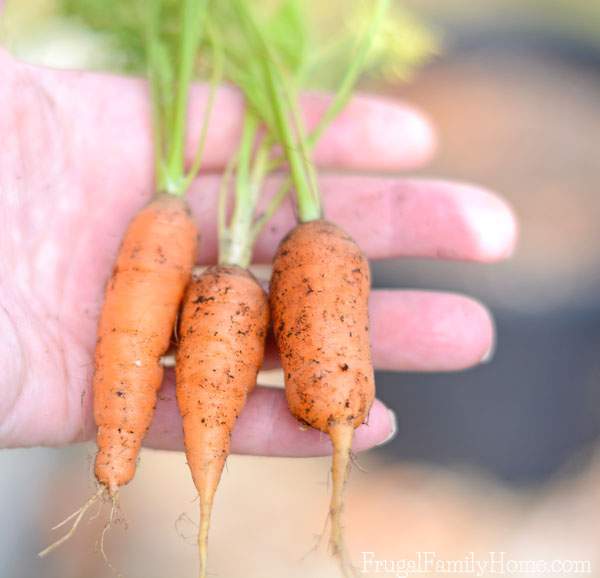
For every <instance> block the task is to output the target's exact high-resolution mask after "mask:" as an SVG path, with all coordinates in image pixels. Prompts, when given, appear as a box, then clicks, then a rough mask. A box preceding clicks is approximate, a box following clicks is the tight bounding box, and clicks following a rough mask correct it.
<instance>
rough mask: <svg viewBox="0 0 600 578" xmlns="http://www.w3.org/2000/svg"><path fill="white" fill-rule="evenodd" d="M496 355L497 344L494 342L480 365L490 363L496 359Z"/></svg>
mask: <svg viewBox="0 0 600 578" xmlns="http://www.w3.org/2000/svg"><path fill="white" fill-rule="evenodd" d="M495 353H496V342H495V341H493V342H492V344H491V345H490V347H489V349H488V350H487V351H486V352H485V353H484V354H483V356H482V358H481V359H480V360H479V363H489V362H490V361H492V359H494V354H495Z"/></svg>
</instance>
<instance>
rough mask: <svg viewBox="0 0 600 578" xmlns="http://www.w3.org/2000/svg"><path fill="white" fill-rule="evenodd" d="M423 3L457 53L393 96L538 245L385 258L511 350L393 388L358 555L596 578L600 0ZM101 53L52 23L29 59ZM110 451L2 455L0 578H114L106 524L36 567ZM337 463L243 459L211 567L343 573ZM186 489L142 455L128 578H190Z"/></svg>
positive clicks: (391, 279) (354, 492)
mask: <svg viewBox="0 0 600 578" xmlns="http://www.w3.org/2000/svg"><path fill="white" fill-rule="evenodd" d="M25 4H27V5H29V4H31V5H34V4H39V6H43V5H44V3H43V2H31V1H28V2H23V5H25ZM405 4H406V5H407V6H409V7H410V8H412V9H413V10H414V11H415V12H416V13H417V14H418V15H420V16H421V17H422V18H423V19H424V20H425V21H426V22H427V23H428V24H429V25H430V26H431V27H432V28H433V29H434V30H435V31H436V32H437V33H438V35H439V37H440V38H441V46H442V49H441V51H440V54H439V56H437V57H436V58H434V59H433V60H432V61H431V62H430V63H429V64H428V65H427V66H425V67H424V68H423V69H422V70H421V71H419V73H418V74H417V75H416V76H415V77H414V78H413V79H412V82H411V83H410V84H397V85H395V84H385V85H381V84H378V85H377V86H376V87H375V88H376V89H377V90H379V91H381V92H384V93H386V94H388V95H391V96H394V97H399V98H403V99H406V100H408V101H410V102H412V103H414V104H415V105H417V106H418V107H420V108H421V109H422V110H424V111H425V112H426V113H427V114H428V115H429V117H430V118H431V119H432V120H433V122H434V124H435V125H436V127H437V129H438V133H439V143H440V145H439V150H438V154H437V156H436V158H435V160H434V162H433V163H432V164H431V165H429V166H428V167H427V168H426V170H424V171H423V172H422V174H424V175H428V176H429V175H433V176H437V177H444V178H453V179H458V180H464V181H470V182H474V183H479V184H481V185H484V186H486V187H489V188H491V189H493V190H496V191H499V192H500V193H501V194H502V195H504V196H505V197H506V198H507V199H508V200H509V202H510V203H511V204H512V205H513V207H514V209H515V211H516V213H517V215H518V217H519V220H520V224H521V238H520V245H519V249H518V252H517V254H516V256H515V257H514V258H513V259H512V260H511V261H510V262H508V263H505V264H501V265H493V266H481V265H473V264H465V263H440V262H432V261H408V260H403V261H397V262H385V263H377V264H374V279H375V285H376V286H379V287H410V288H414V287H417V288H429V289H442V290H449V291H459V292H464V293H467V294H469V295H471V296H474V297H476V298H478V299H481V300H482V301H483V302H484V303H486V304H487V305H488V306H489V307H490V308H491V310H492V311H493V313H494V315H495V319H496V323H497V347H496V350H495V354H494V356H493V358H492V360H491V361H490V362H489V363H487V364H484V365H481V366H479V367H477V368H475V369H472V370H469V371H465V372H461V373H456V374H449V373H448V374H392V373H382V374H380V375H378V383H377V384H378V388H379V396H380V397H381V398H382V399H383V400H384V401H385V402H386V403H387V404H388V405H390V406H391V407H393V408H394V409H395V410H396V412H397V415H398V420H399V433H398V435H397V437H396V438H395V439H394V440H393V441H392V442H391V443H389V444H388V445H386V446H384V447H381V448H379V449H376V450H373V451H371V452H369V453H368V454H364V455H361V456H360V457H359V461H360V464H361V466H362V467H363V469H364V470H365V472H361V471H360V470H359V469H358V468H355V469H354V474H353V476H352V478H351V482H350V485H349V492H348V501H347V512H348V520H347V521H348V528H349V538H350V546H351V549H352V552H353V553H354V558H355V559H356V560H357V562H359V561H360V552H362V551H373V552H375V556H376V558H378V559H388V560H399V559H404V558H406V559H414V558H415V557H416V552H418V551H434V552H436V554H437V556H438V557H439V558H442V559H462V558H464V557H465V556H466V555H468V553H469V552H475V553H476V555H480V556H481V557H484V556H485V555H486V553H487V552H490V551H496V552H500V551H504V552H506V553H507V557H509V558H513V559H527V560H529V559H533V560H537V559H545V560H552V559H559V558H565V559H577V560H590V561H591V565H592V575H594V576H595V575H600V572H599V571H597V570H595V568H600V536H599V535H598V532H597V527H598V520H600V459H599V457H600V452H598V446H597V443H596V440H597V437H598V434H599V432H600V356H599V355H598V352H599V351H600V297H599V296H600V256H598V250H597V248H598V247H600V228H599V227H598V215H599V214H600V195H599V193H600V191H599V190H598V179H597V177H598V176H599V173H600V170H599V169H598V167H599V162H598V155H599V152H598V151H599V150H600V149H599V147H598V145H599V144H600V140H599V137H598V135H600V3H597V2H591V1H589V0H575V1H573V0H543V1H542V0H538V1H534V0H514V1H511V0H502V1H500V0H498V1H495V0H482V1H480V2H467V1H466V0H465V1H461V0H449V1H447V2H435V1H434V0H418V1H417V0H413V1H408V0H407V1H405ZM73 43H78V46H81V47H83V48H81V49H80V50H77V51H74V50H73ZM86 46H88V47H90V48H89V51H88V54H87V55H86V48H85V47H86ZM96 48H97V47H95V46H94V45H93V44H89V39H88V38H86V37H85V35H83V34H82V33H81V31H79V30H77V29H76V28H72V27H65V26H64V25H59V24H57V23H54V24H53V25H52V26H47V27H45V28H44V29H40V31H39V34H37V35H34V40H31V39H30V40H29V42H28V43H25V44H22V45H20V46H19V51H20V53H21V55H22V56H24V57H28V58H29V59H31V60H34V61H38V62H40V61H42V62H51V63H54V62H66V63H67V64H73V65H80V64H81V63H82V62H83V61H85V59H86V58H88V59H89V58H93V57H94V56H93V55H94V54H97V50H96ZM82 59H83V60H82ZM92 455H93V446H91V445H82V446H77V447H72V448H66V449H59V450H48V449H35V450H11V451H3V452H1V453H0V469H1V471H2V475H1V476H0V520H2V536H3V539H2V540H1V541H0V576H2V577H6V578H20V577H30V576H35V575H38V576H47V577H51V578H54V577H61V578H75V577H81V576H86V577H90V578H92V577H96V576H97V577H100V576H110V575H112V571H111V569H109V568H108V567H107V566H106V565H105V564H104V562H103V561H102V558H101V556H100V555H99V553H98V552H96V551H94V544H95V542H96V540H97V538H98V536H99V534H100V532H101V529H102V525H103V520H104V519H105V514H103V515H101V516H99V517H98V518H97V519H96V520H93V521H92V522H90V523H86V524H84V525H83V526H82V528H81V529H80V531H79V532H78V534H77V535H76V536H75V537H74V538H73V540H72V541H71V542H70V543H69V544H68V545H67V546H66V547H64V549H62V550H61V551H60V552H58V553H56V554H55V555H53V556H52V557H50V558H49V559H46V560H43V561H39V560H37V559H36V557H35V552H37V551H38V550H39V549H40V548H41V547H43V546H44V545H46V544H47V542H48V541H49V539H50V537H51V533H50V527H51V526H52V525H53V524H54V523H56V522H57V521H58V520H61V519H62V518H63V517H64V516H65V515H66V514H67V513H69V512H70V511H72V510H73V509H74V508H75V507H76V506H78V505H79V504H80V503H82V502H83V501H84V500H85V499H86V498H87V497H88V496H89V495H90V493H91V491H92V490H93V487H94V486H93V481H92V475H91V460H92ZM328 467H329V462H328V460H326V459H310V460H308V459H304V460H289V459H266V458H248V457H239V456H234V457H232V458H231V459H230V460H229V464H228V468H227V471H226V473H225V475H224V479H223V483H222V486H221V488H220V493H219V497H218V500H217V505H216V511H215V514H214V524H213V528H214V530H213V534H212V539H211V566H212V570H213V575H214V576H221V577H231V578H237V577H242V576H243V577H244V578H253V577H257V578H259V577H260V578H271V577H273V578H274V577H290V578H293V577H296V576H298V577H300V576H302V577H306V576H312V577H315V578H321V577H322V578H325V577H327V578H331V577H333V576H336V575H337V574H336V569H335V566H334V565H333V564H332V563H331V561H329V560H328V558H327V557H326V556H325V555H323V553H322V550H323V548H317V549H316V550H315V551H312V552H309V551H310V550H311V547H312V546H313V545H315V543H316V536H317V535H318V534H319V533H320V532H321V530H322V527H323V523H324V515H325V512H326V505H327V501H328V486H327V482H328ZM189 477H190V476H189V472H188V469H187V466H186V464H185V460H184V457H183V455H180V454H175V453H164V452H157V451H149V450H145V451H144V452H143V455H142V459H141V465H140V468H139V474H138V476H137V478H136V482H135V486H136V489H135V491H134V492H123V495H122V498H123V500H122V507H123V508H122V509H123V515H124V516H125V517H126V518H127V524H125V523H121V524H119V525H117V527H116V528H114V529H113V530H112V531H111V533H110V534H109V536H108V538H107V543H106V549H107V553H108V555H109V557H110V560H111V562H112V563H113V564H114V566H115V567H116V568H117V569H118V570H119V571H120V572H122V573H123V575H124V576H127V577H134V576H145V577H146V578H162V577H164V576H191V575H194V572H195V567H196V551H195V549H194V534H195V531H196V529H195V526H194V523H193V522H192V521H191V520H190V519H189V518H191V519H192V520H195V519H196V517H197V511H196V510H197V504H196V502H195V501H194V495H195V494H194V489H193V486H192V483H191V480H190V479H189ZM166 490H168V491H166ZM180 513H181V514H182V516H181V517H179V518H178V516H179V514H180ZM187 516H189V518H188V517H187ZM125 526H127V531H125ZM359 569H360V566H359ZM365 575H368V574H367V573H365ZM378 575H382V573H381V572H380V573H379V574H378ZM384 575H390V576H393V575H394V574H393V573H389V574H384ZM432 575H435V574H432ZM526 575H527V576H546V574H544V573H537V574H533V573H532V574H526ZM547 575H550V574H547ZM554 575H556V574H554ZM560 575H561V576H567V575H569V574H568V573H563V574H560Z"/></svg>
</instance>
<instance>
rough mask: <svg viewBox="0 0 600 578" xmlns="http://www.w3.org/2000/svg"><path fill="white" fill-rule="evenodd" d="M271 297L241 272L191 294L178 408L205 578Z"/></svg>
mask: <svg viewBox="0 0 600 578" xmlns="http://www.w3.org/2000/svg"><path fill="white" fill-rule="evenodd" d="M268 328H269V305H268V300H267V295H266V293H265V291H264V289H263V288H262V287H261V285H260V283H259V282H258V281H257V280H256V279H255V278H254V277H253V275H252V274H251V273H249V272H248V271H246V270H245V269H241V268H240V267H236V266H216V267H210V268H209V269H207V270H206V271H205V272H204V273H203V274H202V275H201V276H200V277H199V278H198V279H197V280H196V281H194V282H193V283H192V284H191V285H190V286H189V288H188V290H187V292H186V296H185V301H184V306H183V310H182V313H181V319H180V325H179V345H178V350H177V366H176V374H177V403H178V406H179V409H180V412H181V415H182V417H183V430H184V444H185V454H186V458H187V462H188V465H189V467H190V470H191V472H192V478H193V480H194V485H195V486H196V489H197V490H198V495H199V497H200V513H201V516H200V530H199V533H198V547H199V555H200V576H205V575H206V557H207V545H208V529H209V522H210V514H211V510H212V504H213V498H214V495H215V492H216V489H217V486H218V484H219V480H220V478H221V473H222V471H223V467H224V465H225V460H226V459H227V456H228V455H229V450H230V437H231V432H232V430H233V427H234V425H235V422H236V420H237V418H238V416H239V415H240V413H241V411H242V409H243V407H244V405H245V403H246V398H247V395H248V394H249V393H250V392H251V391H252V390H253V389H254V387H255V385H256V376H257V374H258V371H259V369H260V368H261V366H262V364H263V359H264V353H265V339H266V336H267V331H268Z"/></svg>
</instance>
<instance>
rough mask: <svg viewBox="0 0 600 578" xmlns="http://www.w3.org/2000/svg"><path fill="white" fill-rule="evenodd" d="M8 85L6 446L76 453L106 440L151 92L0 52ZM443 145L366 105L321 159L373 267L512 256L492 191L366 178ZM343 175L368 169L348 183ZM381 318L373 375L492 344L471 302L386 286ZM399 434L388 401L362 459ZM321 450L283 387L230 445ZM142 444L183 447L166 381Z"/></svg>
mask: <svg viewBox="0 0 600 578" xmlns="http://www.w3.org/2000/svg"><path fill="white" fill-rule="evenodd" d="M0 75H1V77H2V83H0V136H1V139H2V154H0V215H1V216H2V223H3V224H2V226H0V255H2V259H0V331H1V332H2V336H3V337H2V340H0V360H1V362H2V366H3V372H2V377H1V378H0V380H1V383H0V388H1V391H2V392H3V395H2V397H1V398H0V445H1V446H4V447H18V446H31V445H49V446H55V445H61V444H68V443H73V442H75V441H81V440H83V439H90V438H91V437H93V435H94V433H95V432H94V426H93V416H92V403H91V401H92V396H91V380H92V372H93V353H94V345H95V339H96V326H97V322H98V316H99V312H100V307H101V303H102V297H103V290H104V286H105V283H106V280H107V279H108V278H109V277H110V272H111V269H112V266H113V263H114V260H115V257H116V254H117V249H118V246H119V243H120V241H121V239H122V237H123V234H124V232H125V229H126V226H127V223H128V222H129V221H130V219H131V218H132V217H133V215H134V214H135V213H136V212H137V211H139V209H140V208H141V207H142V206H144V205H145V204H146V203H147V202H148V201H149V200H150V198H151V196H152V188H153V187H152V145H151V131H150V126H149V121H148V118H149V110H148V101H147V92H146V87H145V84H144V83H143V82H141V81H139V80H136V79H128V78H121V77H117V76H111V75H100V74H90V73H82V72H65V71H55V70H49V69H40V68H35V67H31V66H27V65H23V64H20V63H17V62H15V61H14V60H13V59H12V58H10V57H9V56H8V55H7V54H6V53H4V52H0ZM206 96H207V91H206V89H205V88H203V87H201V86H199V87H196V88H195V90H194V97H193V99H192V110H193V112H192V115H191V123H192V131H190V132H191V134H196V135H197V134H198V130H196V129H197V128H198V127H199V125H200V118H201V114H202V109H203V104H204V103H205V102H206ZM325 102H326V98H325V97H323V96H320V95H309V96H307V97H306V98H305V99H304V101H303V107H304V113H305V115H306V117H307V118H308V120H309V121H314V120H315V119H316V118H317V117H318V114H319V113H320V112H321V111H322V109H323V107H324V106H325ZM241 113H242V108H241V99H240V97H239V95H238V94H237V93H236V92H234V91H232V90H230V89H222V90H220V91H219V94H218V97H217V102H216V106H215V114H214V117H213V119H214V120H213V123H212V124H211V127H210V130H209V134H208V146H207V148H206V154H207V156H206V161H207V165H206V166H207V168H208V169H210V170H212V171H215V172H220V171H221V169H222V168H223V166H224V164H225V163H226V162H227V159H228V158H229V155H230V154H231V152H232V151H233V150H234V148H235V144H236V142H237V139H238V137H239V132H240V124H241ZM382 126H383V127H385V130H382V129H381V127H382ZM194 127H195V128H194ZM433 140H434V139H433V135H432V130H431V128H430V127H429V125H428V124H427V122H426V121H425V120H424V118H423V116H422V115H420V114H419V113H417V112H416V111H415V110H414V109H412V108H410V107H408V106H407V105H405V104H402V103H399V102H393V101H389V100H381V99H378V98H372V97H357V98H355V99H354V100H353V101H352V103H351V104H350V105H349V106H348V108H347V109H346V111H345V112H344V113H343V114H342V115H341V116H340V118H339V119H338V120H337V121H336V122H335V123H334V124H333V125H332V126H331V128H330V129H329V130H328V132H327V134H326V135H324V137H323V140H322V141H321V142H320V144H319V147H318V148H317V151H316V160H317V163H318V164H319V165H320V166H322V167H324V168H326V169H328V171H329V174H328V175H327V176H323V177H322V178H321V179H320V183H321V190H322V191H323V193H324V196H325V210H326V213H327V215H328V217H329V218H330V219H331V220H332V221H333V222H336V223H338V224H339V225H340V226H342V227H343V228H344V229H345V230H346V231H347V232H348V233H349V234H350V235H351V236H352V237H353V238H354V239H355V240H356V242H357V243H358V244H359V245H360V246H361V248H362V249H363V250H364V251H365V253H366V254H367V256H368V257H370V258H377V259H383V258H390V257H396V256H419V257H430V258H438V259H452V258H456V259H466V260H471V261H480V262H493V261H498V260H501V259H503V258H505V257H508V256H509V255H510V253H511V251H512V248H513V245H514V242H515V236H516V226H515V222H514V218H513V215H512V213H511V210H510V209H509V208H508V207H507V205H506V204H505V203H504V202H503V201H501V200H500V199H499V198H498V197H496V196H494V195H493V194H491V193H489V192H487V191H485V190H482V189H480V188H477V187H473V186H470V185H464V184H460V183H449V182H444V181H428V180H414V179H413V180H405V179H402V178H399V177H391V176H390V177H385V176H377V177H374V176H368V174H367V173H378V174H379V175H381V174H382V173H385V172H388V171H389V172H394V173H397V172H398V171H401V170H412V169H415V168H417V167H418V166H420V165H421V164H423V163H424V162H426V161H427V159H428V158H429V157H430V155H431V153H432V151H433V145H434V142H433ZM356 143H360V146H356ZM193 145H194V143H193V142H190V148H189V153H190V156H191V155H192V154H193ZM347 170H354V171H361V172H363V173H365V174H364V175H363V176H360V177H359V176H349V175H345V176H344V175H340V174H338V173H339V172H341V171H347ZM336 171H337V172H336ZM217 184H218V176H209V177H205V178H203V179H200V180H199V181H198V182H197V183H195V184H194V185H193V187H192V190H191V192H190V195H189V198H188V200H189V204H190V207H191V210H192V213H193V215H194V218H195V220H196V222H197V224H198V227H199V230H201V231H202V234H203V238H202V248H201V254H200V260H201V262H203V263H210V262H213V263H214V262H215V257H216V249H217V239H216V228H215V222H216V219H215V214H216V204H217ZM365 206H368V207H369V210H368V211H365V210H364V209H363V208H362V207H365ZM293 223H294V218H293V211H292V208H291V207H290V206H286V207H284V208H283V209H282V210H281V211H280V212H279V213H278V215H277V216H276V218H275V220H274V222H273V223H272V226H271V225H270V226H269V227H267V229H266V230H265V232H264V234H263V235H262V236H261V238H260V239H259V241H258V245H257V253H256V254H257V257H258V258H259V259H260V260H262V261H267V260H268V259H270V258H272V256H273V252H274V250H275V247H276V246H277V244H278V242H279V241H280V240H281V238H282V237H283V236H284V235H285V234H286V233H287V232H288V231H289V230H290V229H291V228H292V226H293ZM7 224H10V226H7ZM370 318H371V339H372V352H373V363H374V365H375V368H376V369H377V368H382V369H383V368H385V369H388V370H399V371H402V370H410V371H438V370H444V371H451V370H458V369H463V368H465V367H469V366H471V365H474V364H477V363H479V362H480V361H481V360H482V358H484V357H485V356H486V354H487V353H488V352H489V351H490V349H491V347H492V345H493V329H492V323H491V319H490V316H489V314H488V313H487V311H486V310H485V308H484V307H482V306H481V305H480V304H479V303H477V302H475V301H473V300H471V299H468V298H466V297H462V296H458V295H450V294H441V293H430V292H420V291H410V292H405V291H385V292H379V291H374V292H373V293H372V296H371V302H370ZM392 423H393V422H392V419H391V417H390V414H389V413H388V411H387V410H386V408H385V407H384V406H383V404H381V403H380V402H377V401H375V403H374V404H373V407H372V409H371V413H370V416H369V425H368V427H365V426H361V427H360V428H358V429H357V430H356V435H355V440H354V449H355V450H360V449H365V448H367V447H371V446H373V445H375V444H377V443H380V442H382V441H384V440H385V439H386V438H387V437H388V436H389V435H390V433H391V430H392ZM274 430H276V431H277V432H278V434H277V436H273V435H272V432H273V431H274ZM324 438H325V436H319V433H318V432H315V431H312V430H310V429H309V430H307V431H302V430H300V429H299V428H298V424H297V422H296V420H294V419H293V418H292V417H291V416H290V415H289V410H288V409H287V404H286V402H285V398H284V397H283V392H281V391H279V390H273V389H265V388H261V387H257V388H256V389H255V390H254V391H253V392H252V394H251V395H250V396H249V398H248V403H247V405H246V408H245V410H244V412H243V414H242V415H241V416H240V419H239V420H238V422H237V425H236V428H235V430H234V433H233V438H232V446H231V449H232V451H233V452H237V453H250V454H268V455H322V454H327V453H330V452H331V446H330V444H329V442H328V440H326V439H324ZM145 443H147V444H149V445H151V446H153V447H159V448H169V449H181V448H182V447H183V446H182V437H181V421H180V418H179V416H178V410H177V407H176V404H175V396H174V389H173V376H172V374H170V373H167V375H166V381H165V383H164V384H163V389H162V390H161V392H160V394H159V400H158V405H157V411H156V414H155V418H154V422H153V426H152V427H151V428H150V431H149V433H148V436H147V437H146V442H145Z"/></svg>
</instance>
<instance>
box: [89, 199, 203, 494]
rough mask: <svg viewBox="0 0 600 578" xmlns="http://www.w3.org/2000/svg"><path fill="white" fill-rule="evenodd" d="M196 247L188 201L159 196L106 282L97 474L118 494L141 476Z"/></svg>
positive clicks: (136, 222)
mask: <svg viewBox="0 0 600 578" xmlns="http://www.w3.org/2000/svg"><path fill="white" fill-rule="evenodd" d="M196 248H197V230H196V226H195V224H194V222H193V220H192V218H191V216H190V214H189V211H188V208H187V204H186V202H185V201H184V200H183V199H181V198H178V197H175V196H173V195H167V194H163V195H160V196H158V197H156V199H155V200H154V201H152V202H151V203H150V204H149V205H147V206H146V207H145V208H144V209H142V210H141V211H140V212H139V213H138V215H137V216H136V217H135V218H134V219H133V220H132V221H131V223H130V224H129V227H128V229H127V232H126V234H125V237H124V239H123V243H122V245H121V248H120V250H119V254H118V257H117V262H116V266H115V268H114V271H113V274H112V277H111V278H110V280H109V282H108V284H107V287H106V294H105V299H104V305H103V308H102V314H101V316H100V323H99V327H98V341H97V345H96V356H95V372H94V381H93V387H94V417H95V420H96V425H97V426H98V434H97V443H98V454H97V456H96V470H95V472H96V478H97V479H98V481H99V482H100V484H102V485H103V486H104V487H106V488H107V489H108V491H109V494H110V495H111V496H114V495H115V492H116V491H117V489H118V488H119V487H120V486H123V485H125V484H127V483H128V482H129V481H130V480H131V479H132V478H133V476H134V473H135V468H136V460H137V456H138V453H139V451H140V447H141V444H142V440H143V438H144V435H145V434H146V432H147V430H148V428H149V426H150V422H151V420H152V416H153V414H154V408H155V406H156V397H157V391H158V389H159V387H160V385H161V382H162V379H163V368H162V366H161V365H160V357H161V356H162V355H163V354H164V353H165V352H166V351H167V349H168V347H169V343H170V339H171V335H172V332H173V328H174V325H175V321H176V318H177V312H178V309H179V305H180V303H181V300H182V298H183V294H184V292H185V287H186V285H187V283H188V282H189V278H190V275H191V270H192V267H193V264H194V260H195V257H196Z"/></svg>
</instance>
